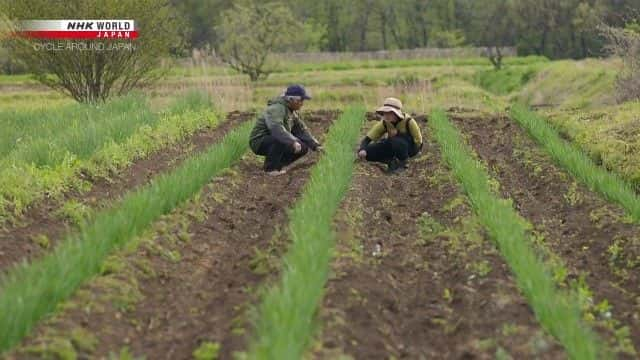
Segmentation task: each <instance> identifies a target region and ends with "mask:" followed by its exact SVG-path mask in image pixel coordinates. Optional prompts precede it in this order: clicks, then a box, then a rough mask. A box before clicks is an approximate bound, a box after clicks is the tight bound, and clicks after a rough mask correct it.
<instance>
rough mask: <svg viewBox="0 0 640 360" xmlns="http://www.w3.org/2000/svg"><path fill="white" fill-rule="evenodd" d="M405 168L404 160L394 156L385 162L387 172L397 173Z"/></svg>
mask: <svg viewBox="0 0 640 360" xmlns="http://www.w3.org/2000/svg"><path fill="white" fill-rule="evenodd" d="M406 169H407V161H406V160H402V161H401V160H398V159H396V158H394V159H392V160H391V161H389V162H388V163H387V174H397V173H399V172H403V171H404V170H406Z"/></svg>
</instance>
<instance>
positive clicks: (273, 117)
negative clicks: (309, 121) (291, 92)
mask: <svg viewBox="0 0 640 360" xmlns="http://www.w3.org/2000/svg"><path fill="white" fill-rule="evenodd" d="M267 105H268V107H267V109H266V110H265V111H264V112H263V113H262V114H261V115H260V116H258V118H257V120H256V124H255V126H254V127H253V130H252V131H251V135H250V136H249V146H250V147H251V150H253V152H257V151H258V149H259V148H260V144H261V143H262V139H263V138H264V137H265V136H267V135H271V136H273V137H274V138H276V139H277V140H279V141H280V142H282V143H284V144H287V145H291V146H293V143H294V142H296V141H301V142H303V143H305V144H306V145H307V146H308V147H310V148H311V149H313V150H315V149H316V148H317V147H318V146H319V145H320V143H319V142H318V141H317V140H316V139H315V138H314V137H313V136H312V135H311V134H310V133H309V130H307V126H306V125H305V123H304V122H303V121H302V119H301V118H300V114H299V113H298V112H297V111H291V110H290V109H289V107H288V106H287V100H286V99H285V98H284V97H283V96H280V97H278V98H275V99H273V100H270V101H269V102H268V103H267Z"/></svg>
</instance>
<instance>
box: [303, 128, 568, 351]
mask: <svg viewBox="0 0 640 360" xmlns="http://www.w3.org/2000/svg"><path fill="white" fill-rule="evenodd" d="M423 134H424V135H425V136H426V143H425V149H424V150H423V155H422V156H421V157H420V158H418V159H416V160H414V161H413V162H412V163H411V164H410V168H409V170H407V171H406V172H405V173H403V174H401V175H393V176H388V175H385V174H383V173H382V172H381V171H380V169H378V168H377V167H376V166H375V165H372V164H360V165H358V166H357V169H356V173H355V174H354V179H353V184H352V187H351V190H350V192H349V193H348V195H347V197H346V199H345V201H344V203H343V206H342V209H341V212H340V214H339V216H338V220H337V223H336V228H337V233H338V244H337V258H336V261H335V262H334V264H333V267H332V269H333V277H332V278H331V279H330V281H329V283H328V288H327V294H326V298H325V301H324V307H323V310H322V320H323V324H324V329H323V332H322V336H321V341H320V344H319V345H318V346H316V348H315V349H314V350H313V352H312V357H313V358H318V359H334V358H337V357H338V356H340V355H342V354H346V355H349V356H352V357H354V358H356V359H389V358H409V359H421V358H424V359H432V358H438V359H440V358H442V359H459V358H483V359H489V358H491V359H493V358H495V357H496V356H499V355H500V354H502V355H504V354H510V355H511V356H512V357H513V358H516V359H518V358H520V359H522V358H533V357H535V358H543V359H555V358H563V357H564V353H563V351H562V349H561V348H559V346H558V345H557V344H556V343H555V342H554V341H553V340H552V339H550V338H549V337H548V336H546V335H545V334H544V332H543V331H542V330H541V328H540V327H539V325H538V324H537V322H536V320H535V318H534V315H533V313H532V312H531V310H530V308H529V307H528V305H527V303H526V301H525V300H524V298H523V297H522V296H521V295H520V293H519V291H518V289H517V288H516V286H515V284H514V281H513V280H512V278H511V275H510V273H509V270H508V268H507V267H506V265H505V264H504V262H503V261H502V260H501V259H500V256H499V254H498V252H497V250H495V248H494V247H493V244H492V243H491V242H490V240H488V239H487V238H486V236H485V234H484V231H483V230H482V227H481V226H480V224H479V223H478V221H477V219H476V218H475V217H474V216H473V214H472V211H471V209H470V207H469V206H468V203H467V202H466V197H464V196H462V195H461V193H460V190H459V188H458V186H457V185H456V182H455V180H454V179H453V178H452V177H451V175H450V173H449V171H448V170H447V169H446V168H445V167H444V166H443V164H442V163H441V162H440V161H441V160H440V154H439V150H438V148H437V146H436V144H434V142H433V139H431V138H430V136H429V134H428V131H427V129H426V126H423Z"/></svg>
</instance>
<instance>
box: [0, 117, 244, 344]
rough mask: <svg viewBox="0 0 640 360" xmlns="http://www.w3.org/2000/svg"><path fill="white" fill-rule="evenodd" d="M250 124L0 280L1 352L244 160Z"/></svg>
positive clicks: (130, 194)
mask: <svg viewBox="0 0 640 360" xmlns="http://www.w3.org/2000/svg"><path fill="white" fill-rule="evenodd" d="M251 126H252V124H251V123H246V124H243V125H242V126H240V127H239V128H237V129H235V130H233V131H232V132H230V133H229V134H228V135H226V136H225V138H224V139H223V140H222V141H221V142H220V143H219V144H216V145H213V146H212V147H210V148H209V149H208V150H206V151H205V152H203V153H201V154H199V155H197V156H194V157H192V158H190V159H188V160H185V161H184V162H183V163H182V164H181V165H180V166H179V167H178V168H177V169H175V170H174V171H172V172H170V173H167V174H163V175H161V176H159V177H157V178H155V179H154V180H153V181H152V182H151V183H149V184H148V185H147V186H145V187H143V188H141V189H139V190H137V191H134V192H131V193H129V194H127V195H126V196H125V197H124V198H123V199H122V201H120V202H119V203H118V204H117V205H116V206H114V207H113V208H111V209H109V210H105V211H103V212H100V213H98V214H96V215H95V216H94V217H93V219H92V220H90V221H89V222H87V223H84V224H82V225H81V226H80V230H79V231H78V232H77V233H74V234H72V235H69V236H68V237H67V238H65V239H64V240H63V241H62V242H61V243H60V244H59V245H58V246H57V247H56V248H55V249H54V250H53V251H52V252H51V253H48V254H47V255H45V256H43V257H42V258H40V259H38V260H35V261H34V262H32V263H22V264H20V265H19V266H17V267H15V268H13V269H11V270H10V271H9V272H8V273H7V275H6V276H4V277H3V278H2V279H1V281H0V351H6V350H8V349H10V348H11V347H12V346H13V345H15V344H16V343H17V342H19V341H20V340H21V339H22V338H23V337H24V336H25V335H27V334H28V333H29V331H30V330H31V329H32V328H33V327H34V325H36V323H37V322H38V321H39V320H40V319H42V318H43V317H44V316H46V315H47V314H49V313H51V312H52V311H54V310H55V309H56V305H57V304H58V303H60V302H61V301H63V300H65V299H67V298H68V297H69V296H70V295H72V294H73V292H74V291H75V290H76V289H77V288H78V287H79V286H80V285H82V284H83V283H84V282H85V281H87V280H88V279H90V278H91V277H92V276H94V275H95V274H97V273H98V272H99V271H100V269H101V264H102V263H103V261H104V260H105V258H106V257H107V256H108V255H109V254H110V253H112V252H113V251H115V250H117V249H120V248H121V247H122V246H123V245H125V244H126V243H128V242H129V241H130V240H131V239H132V238H134V237H135V236H137V235H139V234H141V233H142V232H143V231H144V230H145V228H147V227H148V226H149V225H150V224H151V223H152V222H153V221H154V220H155V219H157V218H158V217H159V216H161V215H164V214H167V213H169V212H170V211H171V210H172V209H174V208H175V207H176V206H179V205H180V204H181V203H183V202H185V201H186V200H188V199H189V198H190V197H192V196H194V195H195V194H196V193H197V192H198V191H199V190H200V189H201V188H202V187H203V186H204V185H205V184H207V183H208V182H209V181H210V180H211V178H212V177H213V176H215V175H216V174H218V173H219V172H220V171H222V170H223V169H225V168H227V167H229V166H230V165H231V164H232V163H234V162H235V161H237V160H238V159H240V158H241V157H242V155H243V154H244V153H245V152H246V150H247V138H248V137H249V133H250V130H251Z"/></svg>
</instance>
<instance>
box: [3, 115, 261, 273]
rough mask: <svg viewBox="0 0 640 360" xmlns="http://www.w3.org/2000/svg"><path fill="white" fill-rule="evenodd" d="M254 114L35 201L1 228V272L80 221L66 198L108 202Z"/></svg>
mask: <svg viewBox="0 0 640 360" xmlns="http://www.w3.org/2000/svg"><path fill="white" fill-rule="evenodd" d="M252 117H253V114H251V113H239V112H234V113H230V114H229V115H228V117H227V119H226V120H225V121H224V122H222V123H220V124H219V125H218V126H217V127H215V128H210V127H206V128H204V129H201V130H199V131H197V132H196V133H195V134H193V135H192V136H190V137H189V138H187V139H186V140H185V141H182V142H181V143H179V144H176V145H174V146H172V147H170V148H167V149H162V150H160V151H158V152H155V153H153V154H151V155H150V156H149V157H147V158H144V159H139V160H136V161H135V162H134V163H133V164H132V165H131V166H129V167H128V168H126V169H124V170H123V171H122V172H121V173H119V174H117V175H115V176H114V177H113V178H111V179H104V178H99V179H88V180H89V181H90V182H91V186H92V187H91V190H90V191H89V192H87V193H79V192H77V191H73V192H69V193H67V194H64V196H63V198H62V200H55V199H46V200H44V201H41V202H38V203H36V204H34V205H33V206H32V207H30V208H29V209H28V210H27V212H26V213H25V214H24V215H23V216H21V217H20V223H19V224H16V225H11V226H9V227H7V228H5V229H2V228H0V272H2V271H4V270H6V269H8V268H10V267H11V266H12V265H14V264H16V263H19V262H20V261H23V260H30V259H33V258H36V257H38V256H40V255H41V254H42V253H43V252H45V251H47V248H51V247H53V246H55V243H56V241H58V240H59V239H61V238H62V237H63V236H64V235H65V234H66V233H67V232H69V231H70V230H72V229H74V228H75V226H76V225H75V224H73V223H72V222H71V221H70V220H68V219H65V218H64V217H63V216H60V215H56V211H57V210H59V209H60V207H61V205H62V204H64V203H65V202H67V201H76V202H79V203H81V204H84V205H86V206H88V207H89V208H101V207H105V206H108V204H110V203H111V202H113V201H114V200H116V199H118V198H119V197H121V196H122V195H124V194H126V193H127V192H128V191H130V190H132V189H135V188H137V187H139V186H140V185H144V184H146V183H148V182H149V180H151V179H152V178H153V177H155V176H157V175H158V174H161V173H163V172H166V171H170V170H171V169H173V168H175V167H176V166H177V165H179V164H180V163H181V162H182V160H184V159H186V158H188V157H189V156H191V155H193V154H196V153H198V152H200V151H202V150H204V149H206V148H207V147H209V146H210V145H211V144H213V143H215V142H217V141H218V140H220V139H221V138H222V137H224V135H225V134H226V133H227V132H228V131H229V130H230V129H232V128H234V127H235V126H237V125H238V124H239V123H241V122H243V121H245V120H248V119H250V118H252ZM42 236H46V239H47V241H46V242H44V243H43V241H42V240H40V241H38V240H37V238H38V237H42Z"/></svg>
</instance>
